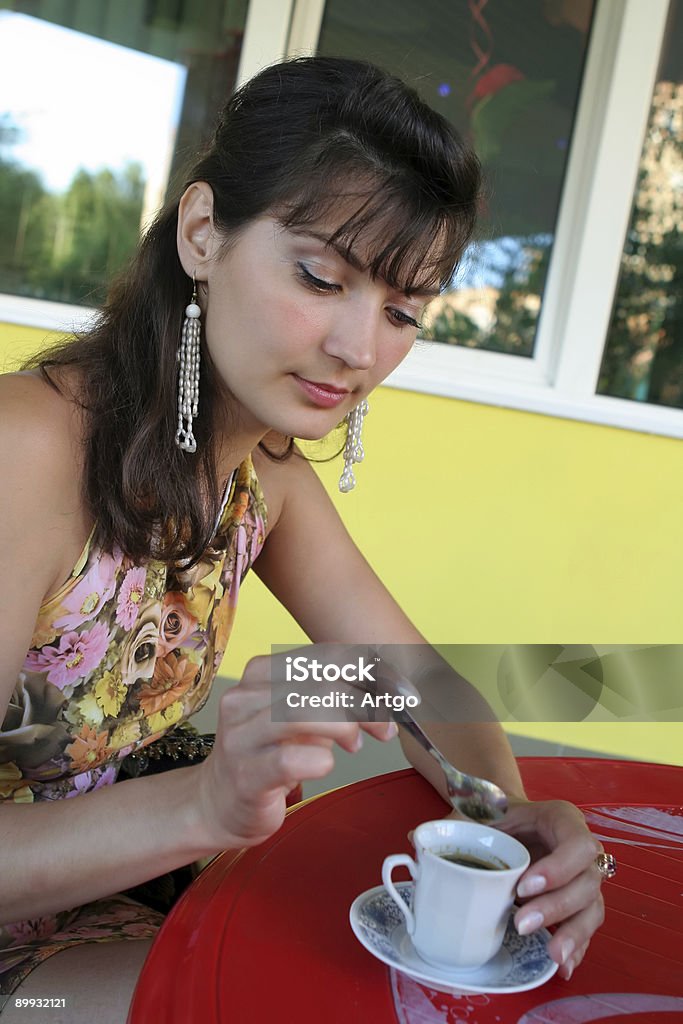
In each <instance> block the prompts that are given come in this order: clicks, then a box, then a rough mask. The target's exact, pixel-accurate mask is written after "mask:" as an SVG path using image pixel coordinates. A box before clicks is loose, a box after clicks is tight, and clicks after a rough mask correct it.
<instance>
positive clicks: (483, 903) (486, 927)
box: [382, 820, 529, 969]
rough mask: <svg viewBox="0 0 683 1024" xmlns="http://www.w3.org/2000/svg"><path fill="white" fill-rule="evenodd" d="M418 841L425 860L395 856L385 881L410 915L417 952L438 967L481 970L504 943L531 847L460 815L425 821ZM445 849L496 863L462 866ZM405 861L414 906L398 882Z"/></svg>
mask: <svg viewBox="0 0 683 1024" xmlns="http://www.w3.org/2000/svg"><path fill="white" fill-rule="evenodd" d="M413 842H414V843H415V850H416V853H417V863H416V862H415V861H414V860H413V858H412V857H409V856H408V855H407V854H405V853H396V854H393V855H392V856H390V857H387V858H386V859H385V861H384V863H383V865H382V881H383V882H384V885H385V888H386V889H387V892H388V893H389V894H390V896H391V898H392V899H393V900H394V901H395V902H396V904H397V905H398V907H399V909H400V911H401V913H402V914H403V916H404V917H405V919H406V926H407V930H408V934H409V935H410V938H411V939H412V943H413V946H414V947H415V951H416V952H417V953H418V954H419V956H421V957H422V959H423V960H426V961H427V963H430V964H434V965H435V966H437V967H443V968H446V969H449V968H450V969H453V968H460V969H473V968H476V967H481V965H482V964H485V963H486V962H487V961H488V960H490V959H491V957H493V956H495V955H496V953H497V952H498V950H499V949H500V947H501V945H502V943H503V938H504V937H505V929H506V926H507V922H508V918H509V915H510V910H511V908H512V905H513V903H514V898H515V887H516V885H517V881H518V879H519V878H520V876H521V875H522V874H523V872H524V871H526V869H527V868H528V866H529V853H528V851H527V849H526V848H525V847H524V846H522V844H521V843H520V842H518V841H517V840H516V839H513V838H512V836H509V835H506V834H505V832H499V831H498V830H497V829H495V828H490V827H489V826H488V825H479V824H476V823H474V822H470V821H454V820H444V821H426V822H424V824H422V825H418V827H417V828H416V829H415V832H414V834H413ZM444 854H447V855H451V856H457V857H462V858H465V859H469V858H473V859H474V861H479V862H483V863H485V864H489V865H491V868H490V869H487V868H485V867H476V866H469V865H466V864H462V863H456V862H454V861H451V860H446V859H444ZM399 865H403V866H405V867H407V868H408V870H409V872H410V874H411V876H412V878H413V880H414V881H415V892H414V896H413V909H412V910H410V909H409V907H408V906H406V903H405V901H404V900H403V899H402V898H401V896H400V895H399V894H398V892H397V891H396V887H395V886H394V884H393V882H392V877H391V876H392V873H393V871H394V869H395V868H396V867H398V866H399Z"/></svg>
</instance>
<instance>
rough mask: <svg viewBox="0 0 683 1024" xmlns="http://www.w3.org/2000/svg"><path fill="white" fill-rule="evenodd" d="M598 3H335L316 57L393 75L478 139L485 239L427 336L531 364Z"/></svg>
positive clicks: (434, 312) (330, 2) (439, 306)
mask: <svg viewBox="0 0 683 1024" xmlns="http://www.w3.org/2000/svg"><path fill="white" fill-rule="evenodd" d="M592 13H593V2H592V0H524V3H520V2H519V0H495V2H493V0H491V2H489V0H401V3H396V2H395V0H374V2H373V3H371V4H368V3H366V2H365V0H327V5H326V8H325V14H324V18H323V24H322V30H321V36H320V42H319V46H318V52H319V53H323V54H329V55H335V54H339V55H345V56H350V57H363V58H366V59H368V60H372V61H375V62H376V63H378V64H380V65H382V66H383V67H386V68H388V69H389V70H391V71H393V72H395V73H396V74H398V75H400V76H401V77H403V78H405V79H406V80H407V81H409V82H410V83H411V84H412V85H414V86H415V88H417V90H418V91H419V92H420V93H421V95H422V96H423V98H424V99H425V100H426V101H427V102H428V103H429V104H430V105H431V106H433V107H435V109H437V110H438V111H440V112H441V113H442V114H444V115H445V116H446V117H448V118H449V119H450V120H451V121H452V123H453V124H455V125H456V126H457V127H458V129H460V131H462V132H463V133H465V134H466V135H467V136H468V137H470V138H471V139H472V141H473V143H474V145H475V148H476V150H477V152H478V153H479V155H480V157H481V158H482V161H483V164H484V169H485V173H486V193H485V197H484V211H483V217H482V226H481V228H480V232H481V235H480V239H479V242H478V244H477V245H476V246H475V247H473V248H472V249H471V250H470V252H469V253H468V255H467V257H466V259H465V260H464V263H463V268H462V270H461V272H460V273H459V275H458V277H457V279H456V281H454V282H453V286H452V288H450V289H449V290H448V291H447V292H446V293H445V294H444V295H443V296H441V297H440V298H438V299H437V300H435V302H434V303H432V304H431V308H430V313H429V316H428V318H427V328H428V330H427V333H428V335H429V336H431V337H433V338H435V339H437V340H439V341H443V342H447V343H450V344H458V345H465V346H469V347H474V348H485V349H492V350H494V351H501V352H509V353H513V354H515V355H520V356H531V355H533V350H534V339H535V335H536V327H537V324H538V319H539V313H540V309H541V304H542V297H543V288H544V284H545V280H546V276H547V272H548V264H549V261H550V254H551V251H552V243H553V236H554V232H555V224H556V220H557V213H558V206H559V201H560V194H561V190H562V181H563V176H564V172H565V167H566V163H567V156H568V151H569V146H570V142H571V133H572V126H573V122H574V114H575V110H576V105H577V99H578V93H579V87H580V83H581V75H582V69H583V62H584V57H585V52H586V46H587V41H588V33H589V29H590V24H591V18H592Z"/></svg>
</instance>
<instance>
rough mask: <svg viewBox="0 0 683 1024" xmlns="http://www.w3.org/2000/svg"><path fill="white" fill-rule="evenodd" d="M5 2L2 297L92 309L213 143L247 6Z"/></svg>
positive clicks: (213, 0) (228, 0) (235, 1)
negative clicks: (190, 166)
mask: <svg viewBox="0 0 683 1024" xmlns="http://www.w3.org/2000/svg"><path fill="white" fill-rule="evenodd" d="M3 6H4V8H5V9H4V10H2V11H0V96H2V106H0V292H4V293H6V294H9V295H14V296H30V297H32V298H37V299H43V300H54V301H58V302H62V303H69V304H76V305H84V306H88V307H92V306H95V305H97V304H99V303H100V302H101V301H102V299H103V298H104V293H105V287H106V284H107V282H108V281H109V280H110V279H111V277H112V275H113V274H114V273H115V272H116V271H117V270H118V269H119V268H120V267H121V266H122V265H123V264H124V263H125V261H126V259H127V258H128V256H129V255H130V253H131V251H132V250H133V248H134V247H135V245H136V244H137V241H138V239H139V235H140V229H141V227H142V226H144V224H145V223H146V222H147V221H148V220H149V219H150V218H151V217H152V216H153V215H154V213H155V211H156V210H157V209H158V207H159V206H160V205H161V203H162V202H163V200H164V197H165V194H166V191H167V189H168V187H169V182H171V181H173V179H174V178H175V177H177V175H178V174H179V172H180V169H181V168H182V164H183V161H184V159H185V155H186V154H187V153H192V152H194V151H195V150H196V149H197V148H199V147H201V145H203V143H204V142H205V141H206V140H207V139H208V136H209V135H210V132H211V129H212V126H213V120H214V118H215V114H216V111H217V109H218V107H219V105H220V104H221V102H222V101H223V100H224V98H225V96H227V95H229V93H230V92H231V91H232V89H233V87H234V83H235V79H236V75H237V68H238V60H239V56H240V48H241V39H242V35H243V31H244V24H245V18H246V6H247V5H246V0H209V2H206V3H202V4H198V5H192V4H185V3H183V2H181V0H146V2H142V0H139V2H134V3H127V4H121V3H118V2H117V0H91V2H90V3H88V4H72V3H55V2H49V0H44V2H35V0H31V2H29V0H25V2H16V3H13V4H4V5H3ZM2 318H3V314H2V311H1V310H0V319H2Z"/></svg>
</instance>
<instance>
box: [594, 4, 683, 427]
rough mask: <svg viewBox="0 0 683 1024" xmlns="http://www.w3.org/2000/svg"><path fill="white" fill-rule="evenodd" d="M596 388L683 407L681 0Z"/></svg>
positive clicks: (670, 28)
mask: <svg viewBox="0 0 683 1024" xmlns="http://www.w3.org/2000/svg"><path fill="white" fill-rule="evenodd" d="M598 392H599V393H600V394H603V395H614V396H617V397H620V398H630V399H635V400H636V401H641V402H650V403H653V404H655V405H668V406H674V407H676V408H678V409H683V3H681V0H674V2H673V3H672V5H671V8H670V14H669V23H668V25H667V30H666V32H665V36H664V47H663V50H662V58H661V62H660V67H659V71H658V73H657V79H656V83H655V87H654V93H653V97H652V107H651V110H650V117H649V121H648V126H647V132H646V134H645V143H644V145H643V152H642V155H641V158H640V167H639V171H638V180H637V183H636V188H635V195H634V202H633V210H632V213H631V220H630V223H629V227H628V231H627V234H626V242H625V244H624V252H623V256H622V260H621V272H620V276H619V284H618V287H617V291H616V296H615V302H614V309H613V311H612V321H611V324H610V328H609V332H608V336H607V344H606V346H605V353H604V356H603V361H602V367H601V370H600V379H599V383H598Z"/></svg>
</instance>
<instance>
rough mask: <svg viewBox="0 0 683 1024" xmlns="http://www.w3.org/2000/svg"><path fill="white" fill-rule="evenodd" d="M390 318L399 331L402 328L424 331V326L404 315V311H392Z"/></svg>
mask: <svg viewBox="0 0 683 1024" xmlns="http://www.w3.org/2000/svg"><path fill="white" fill-rule="evenodd" d="M389 316H390V317H391V318H392V320H393V321H394V324H395V325H396V327H398V328H399V329H400V328H401V327H414V328H416V329H417V330H418V331H421V330H422V324H421V323H419V322H418V321H417V320H415V319H414V317H412V316H408V314H407V313H404V312H403V310H402V309H390V310H389Z"/></svg>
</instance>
